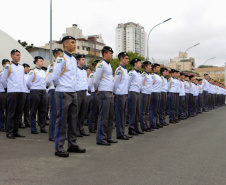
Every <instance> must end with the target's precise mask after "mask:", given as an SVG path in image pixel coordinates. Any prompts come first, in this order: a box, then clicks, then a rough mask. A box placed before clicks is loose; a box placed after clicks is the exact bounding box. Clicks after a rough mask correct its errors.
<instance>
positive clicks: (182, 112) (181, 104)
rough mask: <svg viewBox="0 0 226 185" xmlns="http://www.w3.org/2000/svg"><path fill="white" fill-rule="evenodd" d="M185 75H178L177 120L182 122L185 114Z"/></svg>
mask: <svg viewBox="0 0 226 185" xmlns="http://www.w3.org/2000/svg"><path fill="white" fill-rule="evenodd" d="M184 78H185V74H184V73H183V72H181V73H180V80H179V82H180V93H179V111H178V118H179V119H181V120H184V119H185V118H186V114H185V82H184Z"/></svg>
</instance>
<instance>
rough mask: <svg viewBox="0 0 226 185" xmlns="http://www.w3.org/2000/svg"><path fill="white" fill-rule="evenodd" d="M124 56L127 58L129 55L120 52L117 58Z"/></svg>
mask: <svg viewBox="0 0 226 185" xmlns="http://www.w3.org/2000/svg"><path fill="white" fill-rule="evenodd" d="M124 56H129V55H128V53H126V52H121V53H119V54H118V58H119V57H124Z"/></svg>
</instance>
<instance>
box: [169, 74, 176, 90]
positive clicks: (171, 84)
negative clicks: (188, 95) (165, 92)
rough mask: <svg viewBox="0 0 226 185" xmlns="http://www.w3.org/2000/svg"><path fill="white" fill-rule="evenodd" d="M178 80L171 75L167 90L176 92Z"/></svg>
mask: <svg viewBox="0 0 226 185" xmlns="http://www.w3.org/2000/svg"><path fill="white" fill-rule="evenodd" d="M177 88H178V81H177V79H176V78H174V77H171V78H170V79H169V81H168V89H169V92H173V93H176V92H177V91H178V90H177Z"/></svg>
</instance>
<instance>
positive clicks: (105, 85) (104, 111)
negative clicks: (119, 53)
mask: <svg viewBox="0 0 226 185" xmlns="http://www.w3.org/2000/svg"><path fill="white" fill-rule="evenodd" d="M102 56H103V60H102V61H100V62H99V63H98V64H97V67H96V73H95V77H94V88H95V90H98V95H97V96H98V102H99V116H98V123H97V135H96V143H97V144H98V145H104V146H109V145H111V143H117V141H114V140H112V138H111V137H112V130H113V119H114V115H113V114H114V100H113V75H112V74H113V72H112V68H111V64H110V61H111V60H112V57H113V50H112V48H111V47H109V46H104V47H103V49H102Z"/></svg>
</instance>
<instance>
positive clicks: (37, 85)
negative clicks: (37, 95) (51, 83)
mask: <svg viewBox="0 0 226 185" xmlns="http://www.w3.org/2000/svg"><path fill="white" fill-rule="evenodd" d="M45 77H46V72H45V71H43V70H42V69H39V68H37V67H36V68H35V69H34V70H32V71H30V72H29V75H28V79H27V86H28V87H29V88H30V89H44V90H46V82H45Z"/></svg>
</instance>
